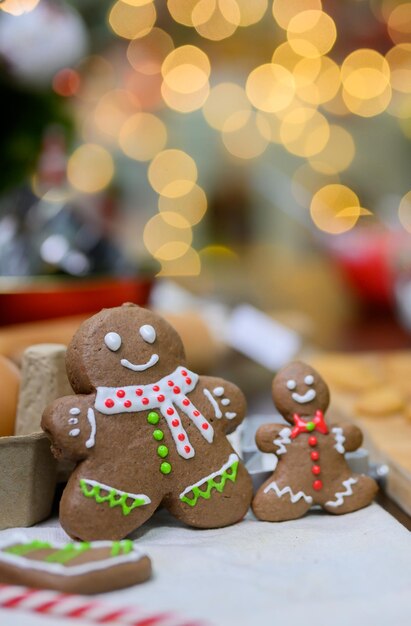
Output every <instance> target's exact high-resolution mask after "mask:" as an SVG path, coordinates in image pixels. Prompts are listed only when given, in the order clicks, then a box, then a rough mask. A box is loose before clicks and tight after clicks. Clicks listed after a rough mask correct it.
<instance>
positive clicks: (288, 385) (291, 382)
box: [287, 378, 297, 389]
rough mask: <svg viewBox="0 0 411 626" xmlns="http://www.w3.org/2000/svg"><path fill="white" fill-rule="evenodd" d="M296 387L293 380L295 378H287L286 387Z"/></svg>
mask: <svg viewBox="0 0 411 626" xmlns="http://www.w3.org/2000/svg"><path fill="white" fill-rule="evenodd" d="M296 387H297V383H296V382H295V380H293V379H292V378H291V379H290V380H287V388H288V389H295V388H296Z"/></svg>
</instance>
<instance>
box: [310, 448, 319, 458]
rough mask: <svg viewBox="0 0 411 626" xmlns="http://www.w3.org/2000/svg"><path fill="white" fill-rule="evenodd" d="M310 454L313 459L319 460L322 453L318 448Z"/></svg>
mask: <svg viewBox="0 0 411 626" xmlns="http://www.w3.org/2000/svg"><path fill="white" fill-rule="evenodd" d="M310 456H311V459H312V460H313V461H318V459H319V458H320V453H319V452H317V450H313V451H312V452H311V455H310Z"/></svg>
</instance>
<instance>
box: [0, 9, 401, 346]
mask: <svg viewBox="0 0 411 626" xmlns="http://www.w3.org/2000/svg"><path fill="white" fill-rule="evenodd" d="M0 9H1V11H0V63H1V79H0V81H1V82H0V86H1V87H0V88H1V102H2V132H1V138H0V150H1V157H2V167H1V169H0V193H1V196H0V274H1V275H2V279H1V284H2V286H1V297H2V298H3V300H2V302H3V306H2V307H1V308H2V311H1V313H0V317H1V322H2V323H3V324H5V323H13V322H21V321H27V320H30V319H32V320H33V319H40V318H45V317H56V316H60V315H63V314H68V313H70V314H76V313H82V312H84V311H88V310H94V309H96V308H99V307H100V306H103V305H107V304H109V305H110V304H115V303H116V302H117V301H122V300H124V299H133V300H136V301H140V302H145V301H147V298H148V294H149V290H150V287H151V285H152V279H155V282H156V283H157V282H158V277H162V278H167V279H170V280H173V281H174V280H176V281H178V283H179V284H180V285H181V286H183V287H184V289H187V290H188V291H189V292H190V293H192V294H193V293H194V294H196V296H198V297H200V298H210V297H211V298H214V299H216V300H218V301H219V302H222V303H224V304H225V305H227V306H229V307H230V306H232V305H234V304H236V303H238V302H241V301H247V302H251V303H253V304H254V305H255V306H256V307H258V308H259V309H262V310H264V311H267V312H270V313H271V312H273V311H274V312H275V314H276V315H278V316H279V319H281V320H282V321H285V320H288V321H289V322H290V323H291V325H294V326H295V325H297V327H298V329H299V330H303V332H304V333H308V334H309V336H310V338H311V339H312V340H314V342H315V343H316V344H317V345H321V346H324V347H330V348H339V349H346V348H353V347H355V348H356V349H361V348H372V347H383V346H386V347H404V346H407V345H410V343H411V341H410V338H409V335H408V332H407V329H408V328H411V306H410V305H411V302H410V300H411V249H410V245H409V243H410V233H411V190H410V189H411V181H410V176H409V172H410V162H411V159H410V157H411V141H410V140H411V124H410V119H411V116H410V114H411V3H410V2H401V1H400V0H341V1H339V2H332V1H331V0H324V1H323V2H321V0H274V2H273V1H272V0H252V1H250V0H248V1H247V0H168V2H166V1H164V2H160V1H156V2H154V1H151V0H118V1H117V2H114V3H113V2H110V3H108V2H101V1H99V0H81V1H80V0H72V1H68V0H66V1H61V2H60V1H59V2H57V1H55V0H53V1H51V0H3V1H2V2H1V3H0ZM27 291H28V292H30V293H31V297H30V299H28V300H27V299H25V298H26V295H24V298H23V294H26V292H27ZM38 291H40V296H38ZM56 293H57V296H56ZM10 294H11V295H10ZM16 294H17V295H18V296H20V297H22V298H23V299H22V300H19V299H18V297H17V296H16ZM36 294H37V300H36ZM45 294H46V295H45ZM16 297H17V300H16ZM13 298H14V299H13ZM22 303H23V304H22Z"/></svg>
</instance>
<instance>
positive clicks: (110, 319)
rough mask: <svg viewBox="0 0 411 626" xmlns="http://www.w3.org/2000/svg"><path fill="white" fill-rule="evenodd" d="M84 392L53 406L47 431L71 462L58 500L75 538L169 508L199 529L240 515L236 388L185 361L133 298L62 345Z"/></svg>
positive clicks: (243, 484)
mask: <svg viewBox="0 0 411 626" xmlns="http://www.w3.org/2000/svg"><path fill="white" fill-rule="evenodd" d="M67 372H68V377H69V380H70V383H71V386H72V388H73V389H74V391H75V392H76V393H77V394H78V395H75V396H66V397H64V398H60V399H59V400H57V401H55V402H54V403H53V404H52V405H51V406H49V407H48V408H47V409H46V411H45V412H44V415H43V420H42V427H43V429H44V430H45V432H46V433H47V434H48V436H49V437H50V439H51V442H52V450H53V452H54V454H55V456H57V457H58V458H66V459H69V460H72V461H75V462H76V467H75V470H74V472H73V474H72V475H71V477H70V479H69V482H68V484H67V487H66V489H65V491H64V493H63V497H62V500H61V503H60V522H61V524H62V526H63V528H64V529H65V531H66V532H67V533H68V534H69V535H70V536H71V537H73V538H75V539H81V540H83V541H92V540H96V539H111V540H118V539H122V538H123V537H125V536H127V535H128V534H129V533H130V532H131V531H133V530H135V529H136V528H138V527H139V526H141V524H143V523H144V522H145V521H146V520H148V519H149V518H150V517H151V516H152V515H153V513H154V511H155V510H156V509H157V508H158V507H159V506H160V505H161V504H162V505H164V506H165V507H166V508H167V509H168V510H169V511H170V512H171V513H172V514H173V515H174V516H175V517H177V518H178V519H179V520H181V521H183V522H185V523H187V524H189V525H190V526H196V527H199V528H216V527H221V526H227V525H228V524H233V523H235V522H238V521H239V520H241V519H242V518H243V517H244V515H245V514H246V512H247V509H248V507H249V505H250V503H251V499H252V484H251V479H250V477H249V475H248V473H247V471H246V469H245V468H244V466H243V464H242V463H241V461H240V459H239V457H238V455H237V454H236V453H235V451H234V450H233V448H232V447H231V445H230V443H229V441H228V439H227V437H226V435H227V434H229V433H230V432H232V431H233V430H235V428H236V427H237V426H238V425H239V424H240V423H241V421H242V420H243V418H244V416H245V409H246V403H245V398H244V396H243V394H242V393H241V391H240V390H239V389H238V388H237V387H236V386H235V385H233V384H232V383H229V382H227V381H224V380H222V379H220V378H210V377H206V376H199V375H198V374H196V373H194V372H191V371H190V370H189V369H188V368H187V366H186V365H185V355H184V349H183V345H182V342H181V339H180V337H179V335H178V334H177V333H176V331H175V330H174V329H173V328H172V327H171V326H170V325H169V324H168V323H167V322H166V321H165V320H164V319H162V318H161V317H160V316H158V315H156V314H155V313H153V312H151V311H148V310H146V309H143V308H140V307H138V306H135V305H130V304H127V305H123V306H121V307H116V308H113V309H104V310H103V311H101V312H100V313H98V314H97V315H94V316H93V317H91V318H90V319H88V320H87V321H85V322H84V323H83V324H82V325H81V326H80V328H79V330H78V331H77V333H76V334H75V336H74V337H73V340H72V341H71V344H70V345H69V347H68V350H67Z"/></svg>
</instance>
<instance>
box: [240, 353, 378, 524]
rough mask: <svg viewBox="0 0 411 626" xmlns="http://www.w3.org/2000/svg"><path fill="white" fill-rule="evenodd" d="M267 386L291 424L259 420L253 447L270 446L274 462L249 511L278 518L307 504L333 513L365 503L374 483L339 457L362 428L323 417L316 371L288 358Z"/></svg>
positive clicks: (325, 400) (324, 390) (353, 446)
mask: <svg viewBox="0 0 411 626" xmlns="http://www.w3.org/2000/svg"><path fill="white" fill-rule="evenodd" d="M272 392H273V400H274V404H275V405H276V407H277V409H278V411H279V412H280V413H281V415H283V417H284V418H285V419H286V421H287V422H289V423H290V424H292V427H291V428H289V427H287V426H284V424H264V425H263V426H261V427H260V428H259V429H258V431H257V434H256V442H257V445H258V447H259V448H260V450H261V451H262V452H273V453H274V454H275V455H276V456H277V457H278V463H277V466H276V468H275V470H274V473H273V475H272V476H271V477H270V478H269V479H268V480H267V481H266V482H265V483H264V484H263V485H262V486H261V487H260V489H259V490H258V492H257V494H256V496H255V498H254V501H253V505H252V506H253V511H254V513H255V515H256V516H257V517H258V518H259V519H261V520H265V521H271V522H281V521H284V520H290V519H296V518H298V517H301V516H302V515H304V513H306V512H307V511H308V510H309V509H310V508H311V507H312V506H313V505H320V506H321V507H322V508H323V509H325V510H326V511H328V512H329V513H334V514H337V515H338V514H341V513H350V512H351V511H356V510H357V509H361V508H362V507H364V506H367V505H368V504H370V503H371V502H372V500H373V498H374V496H375V494H376V492H377V489H378V488H377V485H376V483H375V481H374V480H372V478H370V477H369V476H365V475H358V474H353V473H352V471H351V470H350V468H349V467H348V465H347V462H346V460H345V457H344V454H345V452H352V451H354V450H357V448H359V447H360V445H361V443H362V433H361V431H360V430H359V428H357V427H356V426H353V425H351V424H349V425H344V426H337V425H330V424H328V423H327V422H326V420H325V417H324V413H325V411H326V410H327V408H328V404H329V400H330V398H329V391H328V387H327V385H326V383H325V382H324V380H323V379H322V378H321V376H320V375H319V374H318V372H316V371H315V370H314V369H313V368H312V367H310V366H309V365H306V364H305V363H301V362H296V363H291V364H290V365H287V366H286V367H284V368H283V369H281V370H280V371H279V372H278V374H277V376H276V377H275V378H274V381H273V386H272Z"/></svg>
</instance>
